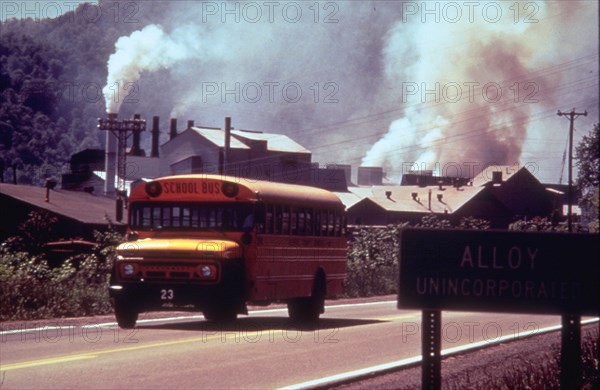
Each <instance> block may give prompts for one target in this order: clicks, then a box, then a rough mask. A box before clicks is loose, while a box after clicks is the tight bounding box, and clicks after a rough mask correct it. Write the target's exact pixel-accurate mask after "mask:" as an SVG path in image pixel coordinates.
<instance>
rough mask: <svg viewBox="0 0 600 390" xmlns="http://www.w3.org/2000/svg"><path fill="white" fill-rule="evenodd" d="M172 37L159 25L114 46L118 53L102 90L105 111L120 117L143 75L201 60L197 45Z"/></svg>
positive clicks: (110, 66)
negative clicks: (190, 60) (118, 114)
mask: <svg viewBox="0 0 600 390" xmlns="http://www.w3.org/2000/svg"><path fill="white" fill-rule="evenodd" d="M189 36H190V35H188V34H185V33H182V34H176V33H174V34H173V36H170V35H168V34H166V33H165V32H164V30H163V29H162V27H161V26H159V25H154V24H151V25H148V26H146V27H144V28H143V29H142V30H139V31H134V32H133V33H132V34H131V35H129V36H123V37H121V38H119V39H118V40H117V42H116V43H115V52H114V53H113V54H112V55H111V56H110V58H109V59H108V77H107V80H106V86H105V87H104V88H103V89H102V93H103V94H104V98H105V102H106V111H107V112H109V113H118V112H119V108H120V106H121V104H122V103H123V101H124V100H125V99H127V97H128V96H129V94H131V93H132V92H135V88H136V86H135V82H136V81H138V80H139V79H140V77H141V75H142V73H143V72H154V71H157V70H160V69H166V68H169V67H170V66H172V65H173V64H175V63H176V62H178V61H181V60H184V59H187V58H190V57H194V56H198V55H199V53H200V52H199V48H198V44H197V43H192V42H190V41H189V40H187V39H185V38H183V39H178V38H181V37H189Z"/></svg>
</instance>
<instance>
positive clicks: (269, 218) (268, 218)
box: [265, 204, 275, 234]
mask: <svg viewBox="0 0 600 390" xmlns="http://www.w3.org/2000/svg"><path fill="white" fill-rule="evenodd" d="M273 208H274V206H273V205H272V204H268V205H266V207H265V209H266V214H265V233H267V234H273V232H274V226H273V225H274V224H275V218H274V213H273Z"/></svg>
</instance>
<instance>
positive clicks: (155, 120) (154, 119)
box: [150, 116, 177, 157]
mask: <svg viewBox="0 0 600 390" xmlns="http://www.w3.org/2000/svg"><path fill="white" fill-rule="evenodd" d="M159 120H160V118H159V117H158V116H153V117H152V151H151V153H150V157H158V139H159V137H160V130H159V127H158V123H159ZM171 120H172V119H171ZM175 120H176V121H177V119H175Z"/></svg>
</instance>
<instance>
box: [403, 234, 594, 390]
mask: <svg viewBox="0 0 600 390" xmlns="http://www.w3.org/2000/svg"><path fill="white" fill-rule="evenodd" d="M598 238H599V237H598V235H597V234H568V233H543V232H512V231H473V230H440V229H416V228H408V229H404V230H402V232H401V235H400V259H399V265H400V277H399V289H398V308H400V309H421V310H423V383H422V385H423V388H424V389H429V388H439V386H438V387H435V386H436V382H435V372H436V370H437V372H438V373H439V372H440V371H439V368H438V365H437V364H436V358H438V359H439V354H440V348H441V347H440V344H439V337H440V334H441V332H440V330H439V326H440V321H441V318H440V317H441V316H440V314H439V313H440V311H441V310H459V311H475V312H476V311H489V312H507V313H536V314H557V315H561V316H562V324H563V325H562V351H561V386H562V387H563V388H567V387H569V388H570V387H572V386H573V385H574V384H576V383H580V381H581V360H580V359H581V358H580V351H581V345H580V341H581V335H580V332H581V330H580V319H581V315H598V311H599V310H600V309H599V308H600V286H599V285H600V250H599V248H600V246H599V242H600V240H598ZM436 313H437V314H436ZM436 327H437V330H436ZM436 337H437V338H438V339H436ZM438 361H439V360H438ZM432 373H434V374H433V376H432ZM432 378H433V379H432ZM575 388H577V386H575Z"/></svg>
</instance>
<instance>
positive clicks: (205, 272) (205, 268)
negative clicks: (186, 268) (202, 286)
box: [198, 264, 217, 280]
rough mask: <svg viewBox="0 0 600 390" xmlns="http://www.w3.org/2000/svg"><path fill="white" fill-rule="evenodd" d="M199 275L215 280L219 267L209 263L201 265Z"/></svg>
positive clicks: (202, 277)
mask: <svg viewBox="0 0 600 390" xmlns="http://www.w3.org/2000/svg"><path fill="white" fill-rule="evenodd" d="M198 275H199V276H200V278H201V279H206V280H214V279H216V278H217V267H216V266H215V265H209V264H202V265H199V266H198Z"/></svg>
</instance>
